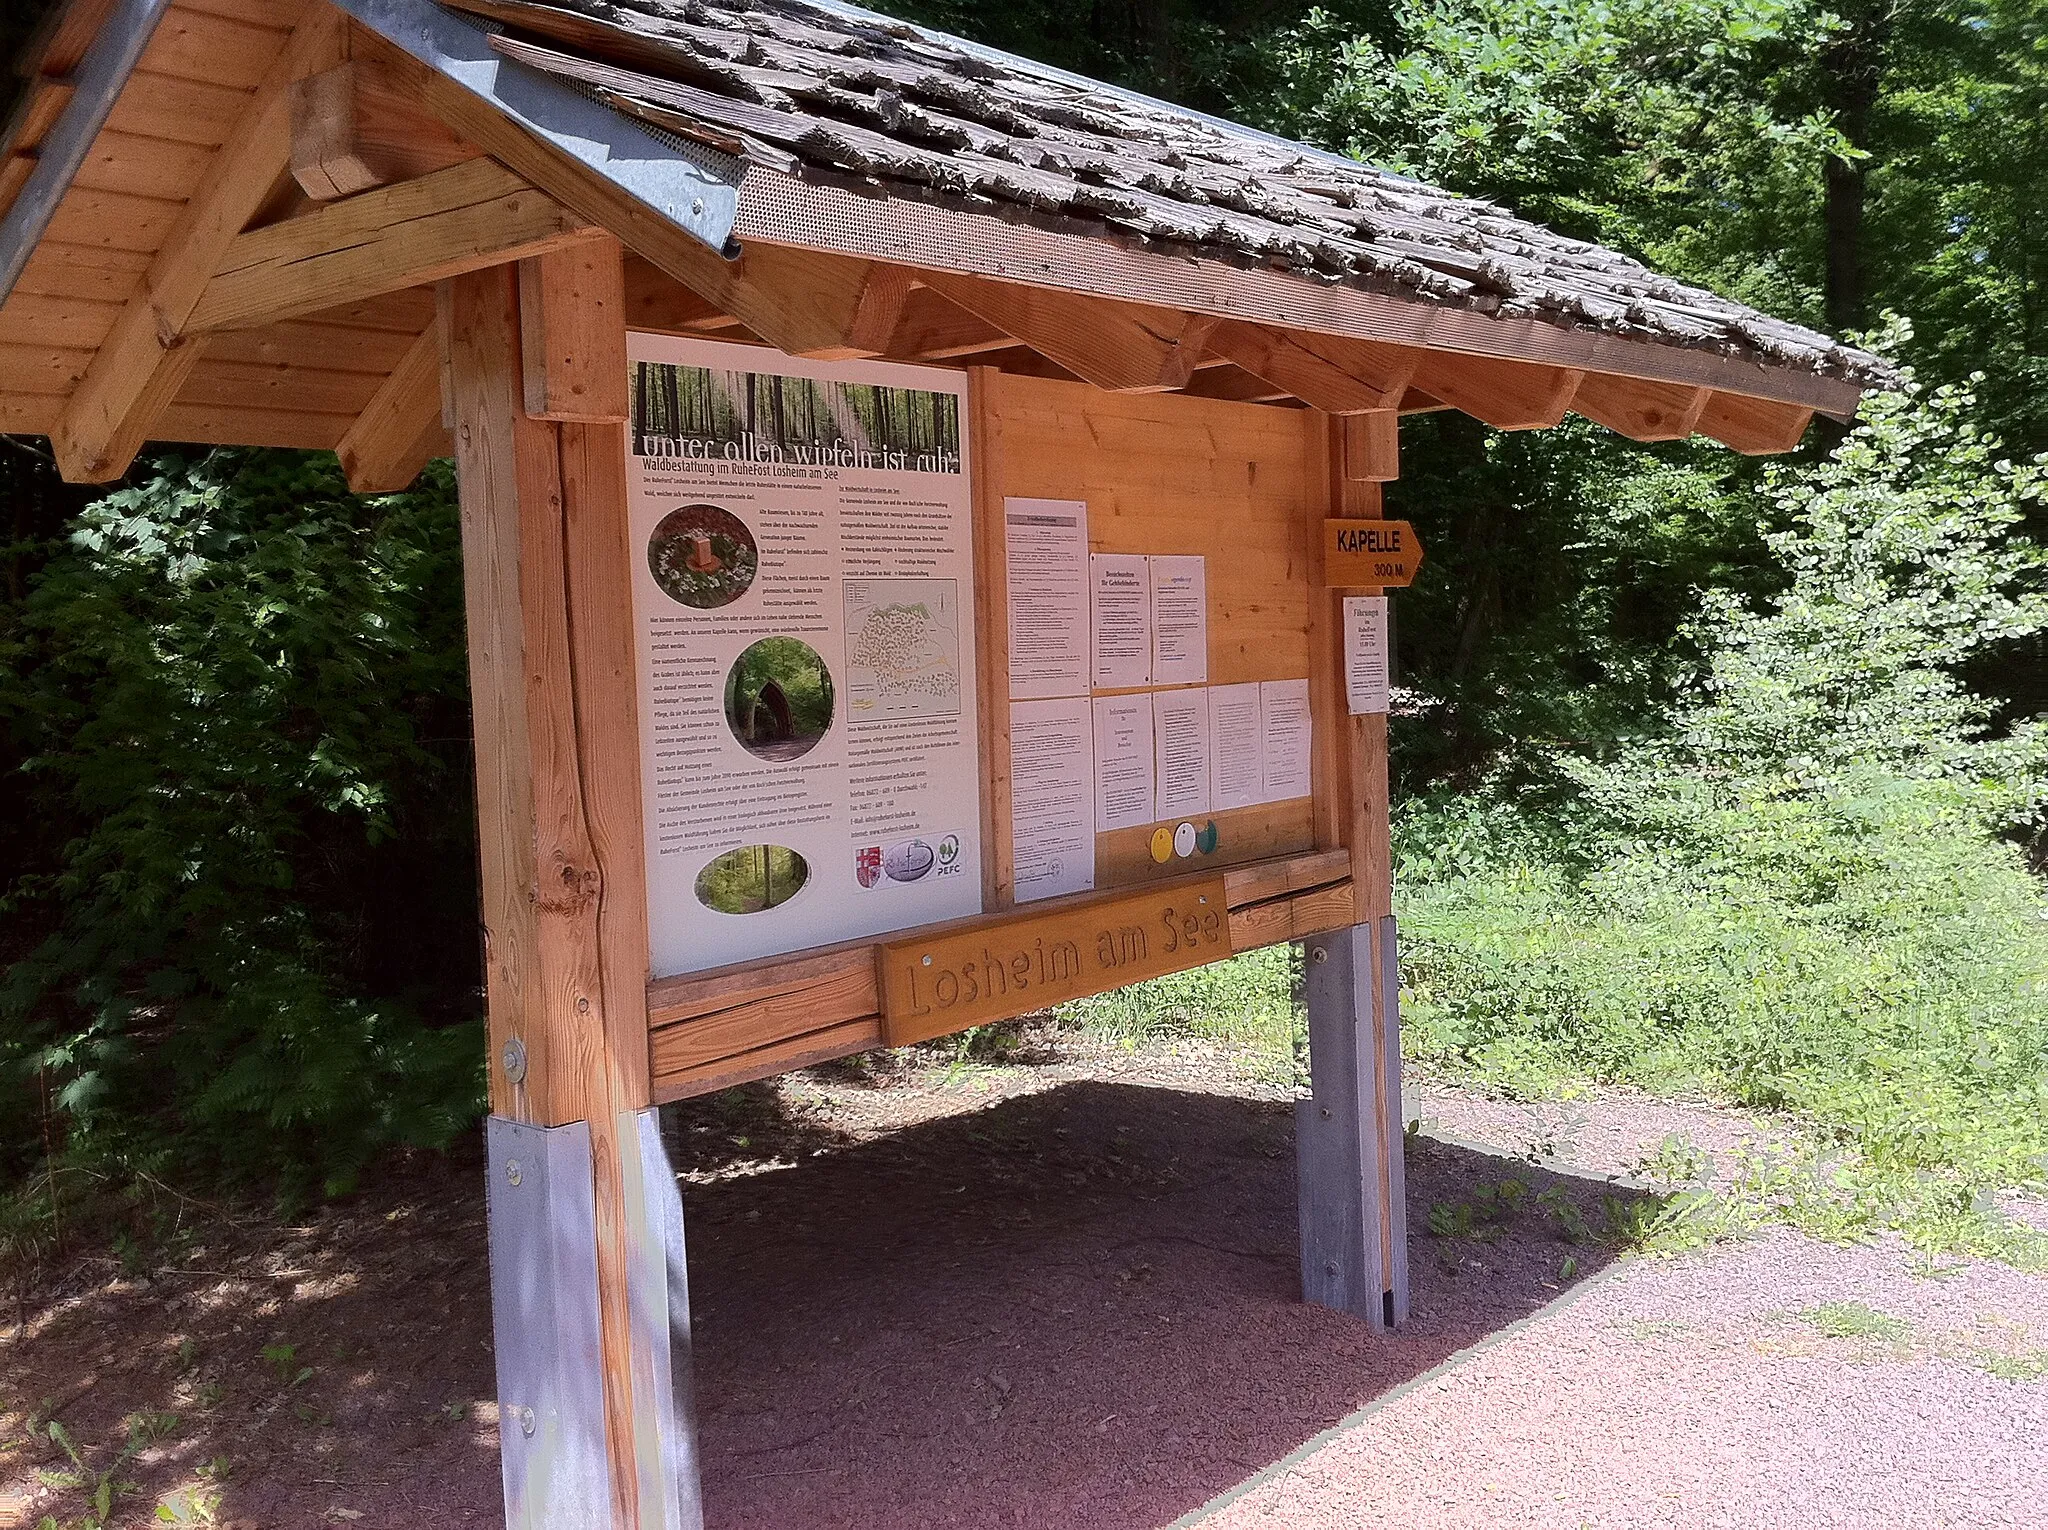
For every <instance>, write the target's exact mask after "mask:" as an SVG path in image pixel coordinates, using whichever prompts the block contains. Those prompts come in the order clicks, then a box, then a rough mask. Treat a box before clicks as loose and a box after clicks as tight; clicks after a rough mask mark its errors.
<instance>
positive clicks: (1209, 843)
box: [1195, 818, 1216, 855]
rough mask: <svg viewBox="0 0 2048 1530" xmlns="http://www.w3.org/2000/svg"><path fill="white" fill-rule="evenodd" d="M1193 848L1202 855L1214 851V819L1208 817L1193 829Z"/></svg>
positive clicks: (1211, 853)
mask: <svg viewBox="0 0 2048 1530" xmlns="http://www.w3.org/2000/svg"><path fill="white" fill-rule="evenodd" d="M1195 848H1196V849H1197V850H1199V851H1201V852H1202V854H1204V855H1214V854H1215V853H1216V820H1215V819H1213V818H1212V819H1210V820H1209V821H1208V822H1207V823H1205V824H1203V825H1202V827H1201V828H1199V829H1197V830H1196V831H1195Z"/></svg>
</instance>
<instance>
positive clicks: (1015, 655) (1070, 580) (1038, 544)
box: [1003, 499, 1088, 701]
mask: <svg viewBox="0 0 2048 1530" xmlns="http://www.w3.org/2000/svg"><path fill="white" fill-rule="evenodd" d="M1003 547H1004V556H1005V558H1006V560H1007V561H1008V564H1009V597H1010V699H1011V700H1012V701H1036V700H1041V699H1043V698H1045V697H1047V696H1085V695H1087V694H1088V505H1087V502H1086V501H1085V500H1078V499H1006V500H1004V501H1003Z"/></svg>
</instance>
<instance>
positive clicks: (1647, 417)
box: [1572, 372, 1713, 441]
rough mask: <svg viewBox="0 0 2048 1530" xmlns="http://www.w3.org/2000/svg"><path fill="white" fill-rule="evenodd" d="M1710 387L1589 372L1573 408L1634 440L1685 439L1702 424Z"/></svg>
mask: <svg viewBox="0 0 2048 1530" xmlns="http://www.w3.org/2000/svg"><path fill="white" fill-rule="evenodd" d="M1712 393H1713V389H1711V388H1687V387H1684V386H1682V385H1680V384H1678V383H1665V382H1650V381H1648V380H1647V379H1644V378H1640V377H1615V376H1612V375H1610V374H1608V373H1605V372H1588V373H1587V374H1586V376H1585V378H1584V379H1583V380H1582V381H1581V382H1580V383H1579V391H1578V392H1577V393H1575V394H1573V395H1572V411H1573V413H1575V414H1582V415H1584V416H1585V417H1586V418H1587V419H1589V420H1592V421H1594V422H1595V423H1596V424H1600V425H1605V426H1606V427H1607V428H1608V429H1609V430H1612V431H1617V432H1619V433H1620V434H1622V435H1624V436H1627V437H1628V438H1629V439H1630V440H1633V441H1683V440H1685V439H1686V437H1688V436H1690V435H1691V434H1692V433H1693V431H1694V430H1695V429H1696V428H1697V427H1698V425H1699V419H1700V411H1701V410H1702V409H1704V408H1706V405H1707V399H1708V398H1709V397H1710V396H1711V395H1712Z"/></svg>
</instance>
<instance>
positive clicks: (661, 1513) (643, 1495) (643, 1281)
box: [619, 1109, 704, 1530]
mask: <svg viewBox="0 0 2048 1530" xmlns="http://www.w3.org/2000/svg"><path fill="white" fill-rule="evenodd" d="M619 1143H620V1146H621V1148H622V1149H626V1150H627V1151H626V1152H625V1156H624V1161H623V1163H622V1164H621V1168H622V1169H623V1171H624V1174H623V1179H624V1186H623V1188H624V1191H625V1203H626V1238H627V1252H626V1257H627V1266H626V1297H627V1302H628V1304H629V1306H630V1307H631V1309H632V1315H633V1456H634V1459H635V1460H636V1461H638V1462H639V1465H640V1523H641V1524H642V1525H643V1526H647V1527H657V1526H658V1527H660V1530H703V1525H704V1505H703V1498H702V1493H701V1489H700V1486H699V1483H698V1476H697V1422H696V1420H697V1414H696V1406H695V1403H694V1400H693V1398H692V1395H691V1385H690V1271H689V1265H688V1264H687V1262H686V1261H685V1259H684V1249H683V1198H682V1195H681V1193H680V1192H679V1191H678V1190H677V1188H676V1176H675V1171H674V1170H673V1169H672V1168H671V1167H670V1166H669V1161H668V1152H667V1150H666V1149H665V1148H664V1147H663V1146H662V1141H661V1113H660V1112H659V1111H658V1110H654V1109H648V1110H636V1111H621V1112H620V1113H619Z"/></svg>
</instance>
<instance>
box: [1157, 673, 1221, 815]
mask: <svg viewBox="0 0 2048 1530" xmlns="http://www.w3.org/2000/svg"><path fill="white" fill-rule="evenodd" d="M1152 736H1153V741H1154V748H1155V749H1156V750H1157V752H1158V757H1159V785H1158V791H1157V797H1158V800H1157V805H1156V808H1155V813H1156V815H1157V816H1158V817H1160V818H1186V817H1189V816H1190V815H1192V814H1195V813H1206V812H1208V811H1209V697H1208V693H1207V692H1205V691H1202V690H1185V691H1154V692H1153V693H1152Z"/></svg>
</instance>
